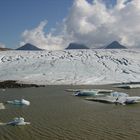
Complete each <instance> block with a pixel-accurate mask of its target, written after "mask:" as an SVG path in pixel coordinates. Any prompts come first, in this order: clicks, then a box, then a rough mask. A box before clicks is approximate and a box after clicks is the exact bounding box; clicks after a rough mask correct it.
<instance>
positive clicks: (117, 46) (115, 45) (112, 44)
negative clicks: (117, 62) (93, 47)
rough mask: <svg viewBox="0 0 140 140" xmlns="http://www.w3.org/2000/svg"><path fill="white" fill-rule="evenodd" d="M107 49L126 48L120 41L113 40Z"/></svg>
mask: <svg viewBox="0 0 140 140" xmlns="http://www.w3.org/2000/svg"><path fill="white" fill-rule="evenodd" d="M105 49H126V47H125V46H123V45H121V44H120V43H119V42H118V41H113V42H112V43H110V44H109V45H108V46H106V47H105Z"/></svg>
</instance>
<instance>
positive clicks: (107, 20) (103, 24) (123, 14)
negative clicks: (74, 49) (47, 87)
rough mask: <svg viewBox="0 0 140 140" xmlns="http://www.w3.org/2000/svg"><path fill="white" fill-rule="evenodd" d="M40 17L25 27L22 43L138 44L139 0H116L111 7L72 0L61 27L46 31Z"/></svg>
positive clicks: (58, 45) (57, 46)
mask: <svg viewBox="0 0 140 140" xmlns="http://www.w3.org/2000/svg"><path fill="white" fill-rule="evenodd" d="M46 24H47V21H42V22H41V23H40V25H39V26H38V27H36V28H35V29H32V30H25V31H24V33H23V34H22V37H23V42H24V43H27V42H29V43H32V44H34V45H36V46H38V47H40V48H44V49H48V50H54V49H63V48H65V47H67V45H68V44H69V43H70V42H78V43H85V44H87V45H88V46H89V47H100V46H104V45H106V44H108V43H111V42H112V41H114V40H117V41H119V42H120V43H122V44H124V45H126V46H128V47H132V46H134V47H139V44H140V39H139V38H140V1H139V0H132V1H130V2H128V0H117V3H116V5H115V6H114V7H111V8H107V7H106V6H105V4H104V2H103V0H98V1H97V0H96V1H95V0H93V2H92V3H89V2H88V1H87V0H74V2H73V6H72V7H71V10H70V13H69V14H68V16H67V17H66V18H65V19H64V20H63V22H62V26H61V30H60V29H59V28H60V27H59V28H57V27H56V29H55V30H54V31H53V32H50V33H48V34H46V33H45V32H44V27H45V26H46Z"/></svg>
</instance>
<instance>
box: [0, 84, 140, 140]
mask: <svg viewBox="0 0 140 140" xmlns="http://www.w3.org/2000/svg"><path fill="white" fill-rule="evenodd" d="M93 87H96V88H104V89H110V88H111V86H84V87H83V86H81V87H80V86H74V87H72V86H47V87H46V88H24V89H7V90H6V91H4V92H3V91H2V90H0V102H5V101H7V100H14V99H20V98H24V99H27V100H29V101H31V105H30V106H28V107H27V106H23V107H20V106H13V105H8V104H6V105H5V106H6V109H5V110H0V122H1V123H0V124H2V122H8V121H9V120H11V119H13V118H14V117H24V118H25V120H27V121H29V122H31V125H27V126H16V127H14V126H0V140H124V139H125V140H132V139H135V140H139V139H140V104H135V105H128V106H115V105H114V104H103V103H98V102H89V101H86V100H84V99H83V98H79V97H75V96H72V95H71V93H69V92H65V91H64V89H66V88H93ZM111 89H112V88H111ZM117 91H122V92H126V93H129V94H130V95H139V96H140V89H131V90H124V89H117Z"/></svg>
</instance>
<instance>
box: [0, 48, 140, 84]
mask: <svg viewBox="0 0 140 140" xmlns="http://www.w3.org/2000/svg"><path fill="white" fill-rule="evenodd" d="M0 80H1V81H3V80H19V81H22V82H26V83H34V84H77V85H80V84H84V85H86V84H92V85H93V84H107V83H118V82H130V81H133V82H134V81H135V82H137V81H140V50H138V49H137V50H129V49H124V50H123V49H122V50H120V49H113V50H110V49H109V50H105V49H103V50H100V49H98V50H95V49H94V50H92V49H88V50H63V51H6V52H5V51H3V52H0Z"/></svg>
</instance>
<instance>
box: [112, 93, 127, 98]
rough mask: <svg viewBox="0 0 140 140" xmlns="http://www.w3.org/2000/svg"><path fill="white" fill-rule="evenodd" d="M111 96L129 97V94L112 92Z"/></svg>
mask: <svg viewBox="0 0 140 140" xmlns="http://www.w3.org/2000/svg"><path fill="white" fill-rule="evenodd" d="M110 95H111V96H112V97H128V96H129V95H128V94H127V93H123V92H112V93H111V94H110Z"/></svg>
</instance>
